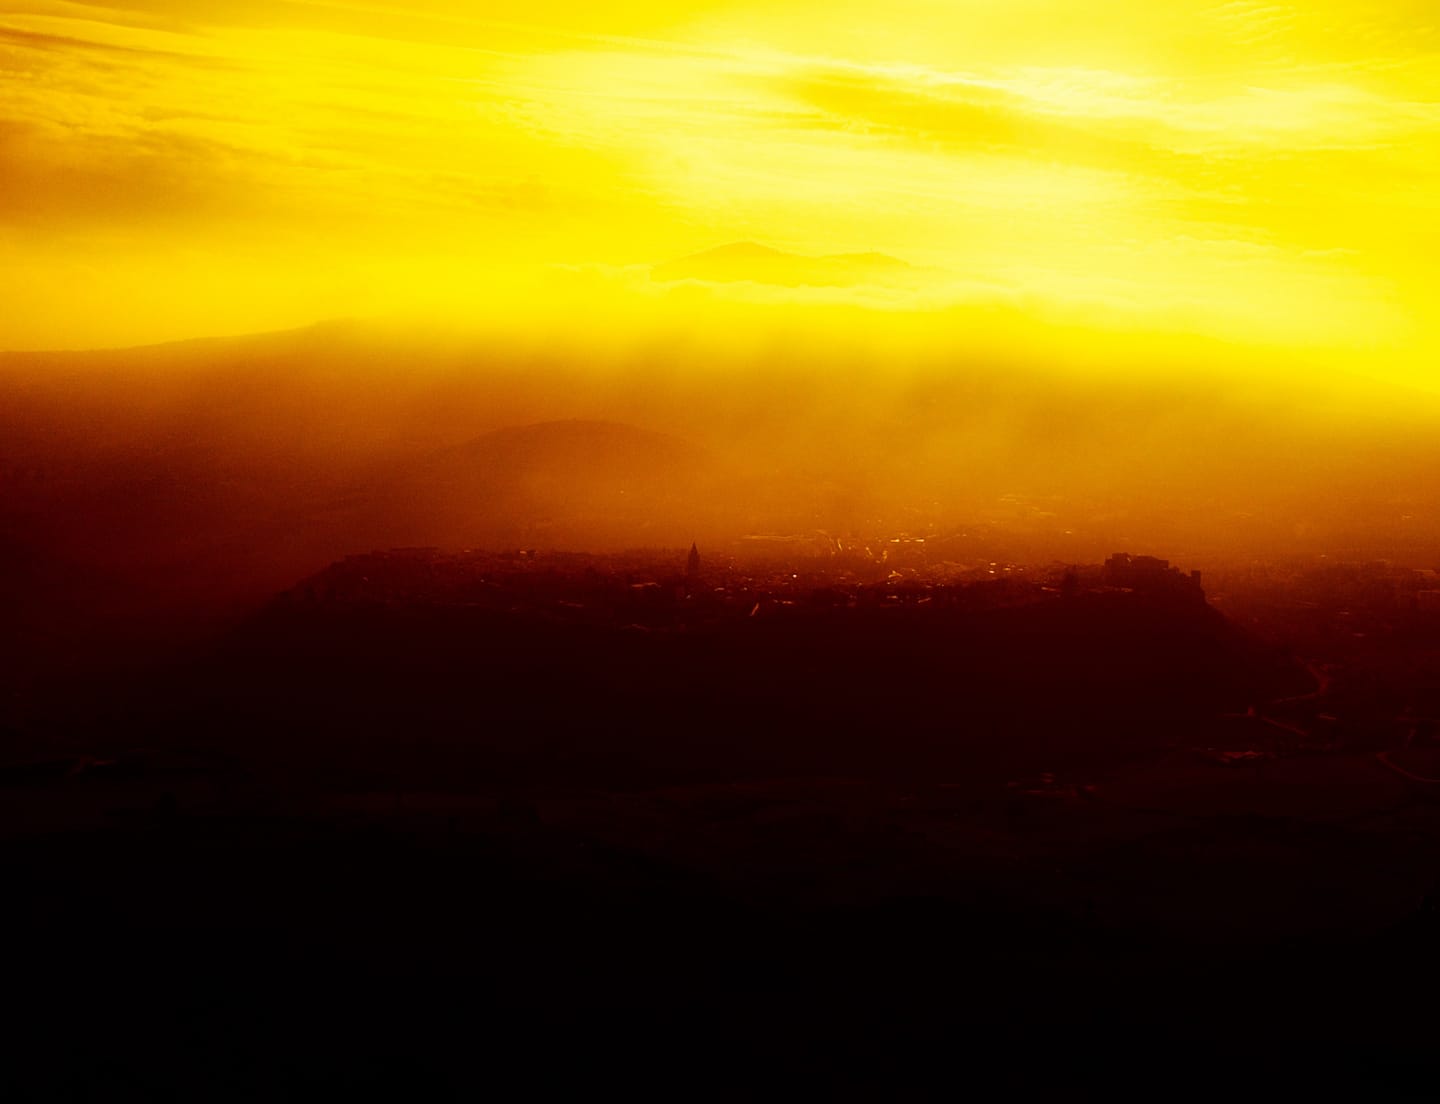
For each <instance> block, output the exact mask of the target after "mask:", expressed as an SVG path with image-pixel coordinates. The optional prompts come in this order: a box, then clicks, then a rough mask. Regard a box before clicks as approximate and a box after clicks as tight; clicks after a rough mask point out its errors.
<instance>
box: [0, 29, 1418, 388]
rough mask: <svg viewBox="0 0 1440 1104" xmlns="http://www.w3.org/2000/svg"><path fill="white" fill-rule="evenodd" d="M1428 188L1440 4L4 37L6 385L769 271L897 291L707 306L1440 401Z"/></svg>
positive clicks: (758, 295)
mask: <svg viewBox="0 0 1440 1104" xmlns="http://www.w3.org/2000/svg"><path fill="white" fill-rule="evenodd" d="M1437 177H1440V12H1437V11H1436V10H1435V8H1434V5H1433V2H1429V0H1392V2H1387V3H1385V4H1375V3H1362V2H1358V0H1309V2H1307V3H1304V4H1283V3H1260V2H1249V0H1236V2H1231V3H1214V2H1211V0H1170V2H1167V3H1163V4H1158V3H1155V2H1154V0H1094V2H1091V3H1086V4H1078V3H1061V2H1057V0H1008V2H1006V3H1003V4H999V3H994V2H993V0H889V2H887V3H885V4H883V5H881V4H874V3H869V4H865V3H858V2H854V0H823V2H821V0H665V2H663V3H660V2H649V0H621V2H618V3H608V4H595V3H588V2H586V3H581V2H575V0H530V2H528V3H525V4H510V3H480V2H461V0H415V2H412V3H409V4H405V5H400V4H387V3H382V2H377V3H349V2H343V0H333V2H325V0H111V2H105V0H95V2H90V3H78V2H70V0H0V297H3V302H4V303H5V307H4V309H0V348H11V349H36V348H85V347H99V346H113V345H124V344H137V343H142V342H149V341H161V340H170V339H177V338H184V337H191V336H198V335H204V334H218V333H234V332H249V331H258V330H266V329H277V328H283V327H286V326H298V325H303V324H306V323H309V322H313V321H316V320H320V319H325V318H334V317H356V316H369V315H387V316H388V315H395V314H403V313H406V312H431V311H433V312H436V313H441V314H451V315H457V316H462V317H475V318H482V317H484V316H485V315H486V314H487V313H497V312H498V313H505V312H510V311H513V310H516V309H519V310H521V311H522V312H523V314H524V317H526V318H527V319H529V320H531V323H532V324H535V325H541V324H549V323H550V322H551V321H553V319H550V318H547V311H548V312H550V313H551V314H563V313H564V311H565V310H566V309H569V306H568V305H571V304H573V300H574V298H575V296H576V294H577V292H576V290H575V289H577V288H580V289H594V288H597V287H598V288H602V289H604V291H603V294H604V295H631V296H640V297H642V298H644V297H646V296H648V297H650V299H652V300H656V301H663V302H666V303H671V304H673V303H674V302H688V301H689V300H686V299H685V298H684V297H681V298H680V299H674V298H673V297H672V298H669V299H667V298H665V293H666V292H667V291H672V290H674V289H673V288H668V287H667V286H666V285H665V284H664V281H659V282H658V284H657V280H656V279H654V278H652V277H651V276H650V269H649V267H648V266H652V265H661V264H664V263H666V262H671V261H674V260H676V259H677V258H683V257H686V256H688V255H690V254H695V253H701V252H703V251H706V250H710V249H713V248H715V247H718V246H723V245H726V244H727V243H734V242H754V243H759V244H761V245H764V246H766V247H769V248H773V249H778V250H783V251H786V252H789V253H795V254H800V255H804V256H812V257H814V256H828V255H834V254H862V253H881V254H885V255H887V256H889V257H893V258H897V259H899V260H901V261H903V262H905V263H906V264H907V265H909V266H911V268H909V269H906V270H903V271H904V272H905V278H904V279H903V280H900V281H898V282H893V281H886V280H884V279H876V278H874V277H873V274H872V270H871V268H869V267H866V266H856V268H855V272H854V275H853V277H852V278H850V283H849V284H848V285H847V284H846V282H845V280H844V279H841V280H839V281H836V282H834V283H833V284H832V286H828V287H825V288H823V289H817V288H805V287H795V286H789V287H786V286H779V285H773V284H767V282H766V279H765V278H764V277H763V276H762V277H760V278H758V279H757V280H756V281H754V282H751V283H741V284H736V283H734V282H733V281H729V280H727V281H724V282H722V284H723V286H722V285H717V286H716V287H715V288H713V289H710V290H712V291H713V292H714V293H715V294H717V295H722V296H741V297H744V296H749V297H751V298H752V299H755V300H757V301H760V302H764V303H769V304H771V305H777V304H778V306H779V309H783V308H784V304H785V303H787V302H790V301H792V300H797V299H798V300H809V299H815V298H817V297H819V298H825V299H828V300H834V299H839V300H841V301H844V302H850V303H853V304H855V305H857V306H858V307H859V308H861V309H867V310H871V309H873V310H878V311H882V312H884V311H889V312H894V311H908V312H927V311H930V312H934V311H943V310H946V309H949V308H951V307H953V306H955V305H957V304H958V305H968V306H975V305H980V306H985V305H995V306H1000V307H1003V308H1004V309H1005V310H1006V311H1007V312H1009V313H1008V314H1007V317H1014V318H1018V319H1022V320H1023V319H1028V318H1034V319H1037V320H1038V319H1043V320H1045V321H1046V322H1047V324H1054V323H1059V324H1063V325H1073V324H1076V323H1079V324H1083V325H1086V326H1093V327H1098V328H1101V329H1104V330H1106V331H1107V332H1114V331H1120V332H1136V333H1147V334H1152V333H1159V334H1175V335H1198V336H1201V337H1204V338H1207V339H1214V340H1220V341H1226V342H1232V343H1239V344H1241V345H1244V346H1245V347H1254V348H1264V349H1268V350H1278V351H1280V352H1282V353H1284V354H1285V355H1286V356H1291V357H1293V356H1302V357H1306V358H1309V362H1311V363H1316V364H1319V363H1324V364H1326V365H1330V366H1332V367H1334V368H1335V369H1336V370H1338V371H1342V372H1348V373H1352V374H1353V373H1359V374H1360V375H1361V376H1362V377H1366V378H1369V377H1374V378H1384V379H1386V380H1389V381H1392V382H1393V381H1399V382H1401V383H1402V384H1403V385H1404V386H1406V387H1412V388H1415V389H1422V390H1437V389H1440V384H1437V383H1436V382H1435V381H1434V380H1433V379H1432V377H1433V376H1434V375H1435V373H1434V371H1433V369H1432V367H1431V364H1432V360H1433V357H1434V355H1435V353H1436V352H1437V351H1440V322H1437V319H1440V311H1437V309H1436V308H1437V303H1436V297H1437V292H1436V285H1435V281H1434V280H1433V279H1432V278H1431V276H1430V273H1431V271H1432V269H1433V265H1434V261H1433V256H1434V254H1435V252H1436V248H1437V245H1440V179H1437ZM691 282H692V283H693V282H696V281H695V280H693V279H692V281H691ZM698 282H699V283H701V284H704V282H705V280H704V273H703V272H701V274H700V277H699V279H698ZM557 287H563V288H567V289H569V290H568V291H566V292H565V293H564V294H559V293H556V292H555V290H554V289H556V288H557ZM667 309H668V308H667ZM617 324H618V323H617ZM1287 363H1290V361H1287Z"/></svg>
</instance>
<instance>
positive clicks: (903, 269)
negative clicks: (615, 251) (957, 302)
mask: <svg viewBox="0 0 1440 1104" xmlns="http://www.w3.org/2000/svg"><path fill="white" fill-rule="evenodd" d="M918 274H919V270H918V269H916V268H914V267H912V266H911V265H909V264H907V263H906V262H904V261H902V260H899V259H897V258H895V257H890V256H887V255H886V254H884V253H840V254H834V255H831V256H824V257H807V256H803V255H801V254H796V253H784V252H781V251H780V250H778V249H771V248H770V247H769V246H764V245H759V244H757V243H755V242H736V243H733V244H730V245H722V246H720V247H719V248H717V249H710V250H706V251H705V252H703V253H696V254H693V255H691V256H689V257H682V258H680V259H679V260H674V261H668V262H666V263H664V264H659V265H656V266H655V267H654V268H652V269H651V271H650V276H651V279H653V280H658V281H661V282H664V283H670V282H675V281H679V280H700V281H702V282H705V283H716V284H728V283H742V282H745V283H757V284H774V285H776V286H779V287H854V286H864V285H880V286H903V285H905V284H907V283H909V282H911V281H913V279H914V278H915V277H916V276H917V275H918Z"/></svg>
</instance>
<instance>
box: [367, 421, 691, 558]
mask: <svg viewBox="0 0 1440 1104" xmlns="http://www.w3.org/2000/svg"><path fill="white" fill-rule="evenodd" d="M710 478H711V463H710V461H709V459H708V458H707V457H706V456H705V455H704V453H703V452H701V451H700V450H698V449H696V448H694V447H692V446H690V445H689V444H687V443H686V442H684V441H682V440H680V439H679V438H677V437H672V436H670V435H668V434H663V433H654V432H651V431H649V430H644V429H640V428H637V427H635V426H632V425H625V424H621V423H618V422H607V421H587V420H580V419H574V420H566V421H554V422H540V423H536V424H533V425H526V426H513V427H508V428H505V429H500V430H496V431H494V432H491V433H486V434H484V435H482V436H480V437H477V438H475V439H474V440H471V441H468V442H466V443H464V444H461V445H456V446H453V447H450V448H444V449H440V450H438V451H436V452H433V453H431V454H429V455H426V456H424V457H422V458H420V459H417V460H415V461H413V462H411V463H409V464H407V465H405V466H404V467H403V468H402V469H401V470H399V471H398V472H396V473H395V475H394V476H393V478H388V479H383V480H381V481H379V482H378V483H377V484H375V485H373V486H371V487H369V488H366V489H365V490H364V491H362V492H361V496H360V500H359V502H358V504H357V508H356V511H355V514H354V516H353V518H352V520H351V521H350V522H348V523H343V524H345V528H347V529H353V530H355V531H356V532H357V533H364V534H372V533H373V540H374V541H375V542H376V543H378V544H382V545H383V544H385V543H391V544H397V545H398V544H444V545H460V546H466V545H469V546H496V545H498V546H514V545H527V544H533V545H539V546H542V547H594V548H604V547H633V546H636V545H643V544H666V543H670V544H678V543H684V541H685V540H687V539H689V534H691V533H692V532H693V530H694V526H695V524H696V522H697V520H698V517H699V515H701V514H703V512H704V510H705V508H706V507H705V503H706V502H707V501H708V498H709V496H708V495H707V493H706V486H707V481H708V480H709V479H710ZM358 547H364V544H363V543H361V544H360V545H358Z"/></svg>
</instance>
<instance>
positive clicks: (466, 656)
mask: <svg viewBox="0 0 1440 1104" xmlns="http://www.w3.org/2000/svg"><path fill="white" fill-rule="evenodd" d="M348 563H349V566H345V565H340V566H338V567H337V568H335V569H332V571H330V572H328V573H324V574H322V575H321V576H317V577H316V578H314V579H311V580H308V581H307V582H306V583H305V584H302V585H301V586H299V587H297V588H295V589H294V590H292V591H291V592H289V593H287V594H286V595H285V596H283V597H282V598H281V599H279V600H277V601H276V602H275V603H273V604H272V605H271V606H270V607H269V608H267V609H266V610H265V611H264V612H263V613H261V614H260V615H258V616H257V617H255V618H253V619H252V620H250V621H249V622H248V623H247V624H246V625H244V626H243V627H242V628H240V629H239V630H237V631H235V632H233V633H230V634H229V635H227V637H226V638H225V639H224V640H223V641H222V642H220V643H218V644H215V645H212V646H209V647H206V648H203V649H197V650H196V651H195V652H194V653H193V654H192V655H189V656H186V657H184V658H182V659H180V660H178V661H173V662H170V663H167V664H166V665H164V666H158V667H155V668H153V669H150V670H148V671H146V672H144V673H141V674H136V675H134V676H133V677H128V676H127V678H126V680H124V684H123V685H109V686H104V685H103V684H102V683H99V682H86V683H83V684H82V683H81V682H80V681H79V680H77V681H76V684H75V685H74V686H73V688H72V689H73V694H72V699H73V700H71V701H70V702H69V703H68V705H67V706H66V707H64V708H62V705H61V703H60V702H59V701H57V702H56V704H55V708H54V711H53V721H52V726H51V728H50V729H48V730H45V731H44V732H42V731H41V729H40V728H38V727H32V728H30V729H27V730H26V731H23V732H21V731H17V732H15V733H13V734H12V740H13V742H14V743H15V744H16V747H17V748H20V747H22V745H24V746H25V747H26V748H27V750H26V753H25V754H24V755H18V754H17V757H16V758H15V759H14V761H13V762H12V763H11V764H10V765H9V766H7V767H6V768H5V769H4V770H3V772H0V797H3V805H0V870H3V874H4V879H5V888H6V893H5V901H6V905H5V908H4V912H3V917H4V919H3V925H4V928H5V936H6V939H5V946H6V948H7V949H8V954H9V963H8V966H7V970H6V981H7V985H6V991H7V996H8V997H9V1001H8V1003H9V1004H10V1006H11V1007H12V1009H14V1010H16V1011H18V1012H19V1013H20V1015H19V1016H18V1017H17V1020H18V1022H17V1023H16V1025H15V1026H13V1027H12V1028H11V1029H10V1030H9V1032H8V1035H7V1040H6V1047H5V1050H6V1053H7V1061H6V1063H5V1067H4V1071H3V1073H0V1077H3V1078H4V1080H5V1081H7V1082H11V1083H13V1084H10V1085H7V1086H5V1087H6V1089H7V1092H6V1097H7V1099H16V1098H19V1099H23V1098H27V1097H28V1098H35V1099H66V1098H74V1097H84V1096H89V1097H94V1098H102V1099H115V1098H118V1097H135V1098H142V1099H236V1100H241V1099H244V1100H249V1099H289V1098H303V1099H313V1098H316V1097H320V1098H331V1097H335V1096H341V1095H348V1094H355V1093H365V1092H371V1093H379V1092H384V1093H387V1094H394V1095H397V1096H398V1095H403V1096H405V1097H407V1098H416V1099H433V1098H442V1099H443V1098H450V1097H458V1098H466V1099H473V1098H476V1097H484V1096H495V1097H499V1098H502V1099H504V1098H511V1097H516V1096H522V1095H523V1096H545V1095H550V1094H561V1095H563V1096H565V1097H570V1096H573V1095H579V1094H584V1095H586V1096H601V1095H605V1096H609V1095H616V1096H622V1097H631V1098H634V1097H645V1098H654V1097H660V1098H665V1099H690V1098H714V1097H721V1096H724V1097H728V1098H735V1097H739V1098H757V1097H758V1098H770V1097H782V1096H784V1097H801V1098H811V1097H821V1098H832V1097H841V1098H862V1097H863V1098H882V1099H885V1098H892V1097H899V1096H902V1095H904V1096H920V1097H925V1098H932V1097H943V1098H957V1097H976V1098H981V1099H984V1098H990V1097H993V1096H995V1095H998V1094H1002V1093H1003V1094H1007V1095H1011V1094H1016V1095H1018V1094H1028V1093H1033V1092H1037V1091H1047V1092H1048V1091H1060V1092H1064V1093H1065V1094H1067V1095H1068V1096H1071V1097H1078V1098H1082V1099H1084V1098H1108V1097H1116V1096H1123V1097H1145V1098H1155V1097H1192V1096H1201V1095H1203V1096H1214V1095H1215V1094H1217V1093H1225V1094H1227V1095H1233V1096H1238V1097H1241V1098H1248V1097H1255V1096H1261V1095H1265V1096H1276V1095H1283V1096H1287V1097H1288V1096H1290V1095H1292V1094H1295V1093H1299V1092H1311V1091H1315V1090H1317V1089H1318V1090H1328V1092H1329V1093H1331V1094H1336V1093H1343V1094H1344V1095H1347V1096H1348V1095H1352V1094H1354V1095H1361V1094H1363V1095H1364V1096H1365V1097H1366V1098H1370V1099H1401V1098H1412V1097H1413V1098H1425V1099H1428V1098H1430V1097H1431V1096H1433V1091H1432V1082H1433V1077H1434V1071H1433V1063H1432V1061H1431V1059H1432V1056H1433V1054H1434V1043H1433V1039H1434V1033H1435V1026H1436V1024H1435V1015H1434V1013H1433V1011H1432V1005H1433V1003H1434V995H1435V992H1436V985H1437V982H1440V956H1437V952H1440V803H1437V802H1436V801H1435V791H1436V790H1440V784H1437V783H1432V782H1430V781H1428V779H1431V778H1440V758H1436V757H1435V753H1434V752H1433V751H1431V750H1430V749H1428V748H1427V747H1425V746H1422V745H1423V741H1418V742H1413V743H1412V744H1411V746H1395V747H1390V748H1388V749H1385V748H1381V747H1378V746H1372V745H1374V744H1375V743H1376V741H1375V740H1374V739H1372V740H1370V741H1369V742H1368V743H1367V742H1366V740H1363V739H1361V738H1360V737H1359V736H1358V735H1356V734H1355V733H1354V732H1350V734H1349V735H1346V732H1347V730H1346V729H1345V728H1344V721H1345V717H1344V716H1341V717H1340V718H1339V719H1338V720H1337V719H1336V718H1334V717H1331V719H1330V722H1325V721H1322V719H1321V718H1322V717H1326V716H1329V714H1327V713H1325V712H1324V711H1325V710H1326V709H1327V708H1330V703H1328V701H1327V698H1326V695H1327V693H1328V689H1327V682H1326V679H1327V678H1328V676H1326V675H1325V674H1324V672H1323V671H1321V672H1318V675H1317V671H1316V670H1315V669H1314V665H1313V664H1311V663H1308V662H1307V663H1301V662H1299V661H1298V660H1296V659H1294V658H1293V657H1291V656H1289V655H1288V654H1283V653H1281V652H1279V651H1277V650H1276V649H1274V648H1273V647H1271V646H1268V645H1266V644H1264V643H1262V642H1261V641H1260V640H1259V639H1258V638H1256V637H1254V636H1252V635H1250V634H1248V633H1245V632H1242V631H1240V630H1239V629H1237V628H1236V626H1235V624H1234V623H1233V622H1231V621H1229V620H1227V619H1226V618H1224V617H1221V616H1220V615H1219V614H1218V613H1217V612H1216V611H1215V610H1214V609H1213V608H1211V607H1210V606H1208V605H1207V604H1206V603H1205V602H1204V600H1203V596H1200V595H1199V594H1198V590H1197V591H1196V592H1194V593H1192V592H1191V591H1188V590H1185V589H1184V588H1183V587H1179V586H1178V584H1177V585H1176V586H1170V585H1168V584H1167V586H1166V587H1162V588H1159V589H1157V590H1147V589H1146V588H1144V587H1115V586H1089V585H1082V584H1080V583H1078V582H1076V581H1075V580H1073V579H1072V580H1068V581H1066V580H1062V581H1061V585H1059V586H1057V587H1049V586H1042V585H1039V584H1036V585H1033V586H1019V585H1008V586H998V587H996V586H990V587H988V589H987V588H986V586H984V585H981V586H980V587H979V588H978V589H977V587H976V586H971V585H966V586H956V587H929V588H925V587H910V588H908V589H906V588H902V587H898V586H894V585H891V584H890V583H889V582H888V581H881V582H879V583H874V584H870V583H857V584H854V585H847V586H832V587H828V588H813V587H801V586H800V585H799V583H798V582H797V583H796V584H795V586H794V587H792V588H790V589H786V588H785V587H783V586H779V587H777V585H776V584H774V583H773V582H772V583H760V582H756V581H755V580H753V579H745V578H739V577H726V578H723V579H720V580H715V579H710V580H704V579H698V578H694V577H690V578H686V577H677V578H675V579H673V580H672V579H668V578H662V579H660V580H659V581H658V582H656V581H652V580H648V579H643V580H640V581H637V577H632V576H630V575H617V576H614V577H611V576H608V575H605V574H604V573H602V572H599V571H598V570H589V569H585V570H582V571H580V572H579V573H578V574H577V573H571V574H570V575H565V576H563V577H557V576H555V575H554V574H553V573H552V574H548V575H547V574H545V573H543V572H537V571H536V570H534V569H533V568H530V567H519V566H515V565H513V564H512V565H511V566H510V567H508V568H503V569H501V568H498V567H496V565H495V564H493V563H490V562H489V561H486V562H484V563H483V564H481V565H480V566H479V567H477V566H476V564H478V563H480V561H474V562H469V563H468V564H467V565H465V566H464V570H463V571H461V570H460V569H459V568H455V567H454V565H451V566H444V565H440V566H437V561H435V559H434V557H431V556H429V555H428V554H427V555H425V556H420V557H419V558H418V560H417V559H416V558H415V557H410V558H408V559H406V561H405V562H404V563H403V564H401V565H400V566H399V567H396V566H395V564H394V563H393V562H391V561H388V560H387V561H385V562H384V563H381V562H377V561H375V560H374V559H364V558H362V559H360V560H357V561H352V562H348ZM387 565H388V566H387ZM482 568H483V570H482ZM387 572H388V574H387ZM796 578H797V579H798V576H796ZM557 580H558V581H557ZM577 580H578V581H577ZM747 588H750V589H747ZM802 592H803V593H802ZM762 598H763V600H761V599H762ZM61 681H62V682H63V680H61ZM102 690H103V693H102V692H101V691H102ZM1332 722H1333V723H1332ZM1327 724H1330V727H1329V728H1327V727H1326V725H1327ZM1337 726H1338V727H1337ZM1337 732H1338V733H1339V735H1336V733H1337ZM41 736H43V737H44V739H43V741H41V740H40V737H41ZM27 740H28V741H29V743H28V745H26V741H27ZM47 749H48V750H47ZM1377 752H1380V753H1381V754H1377ZM1432 759H1433V760H1434V761H1433V762H1432V761H1431V760H1432Z"/></svg>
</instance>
